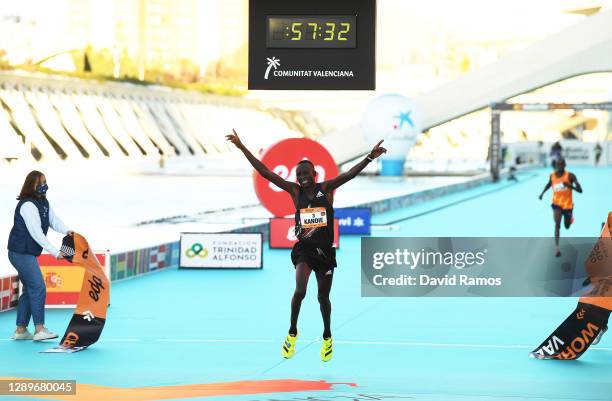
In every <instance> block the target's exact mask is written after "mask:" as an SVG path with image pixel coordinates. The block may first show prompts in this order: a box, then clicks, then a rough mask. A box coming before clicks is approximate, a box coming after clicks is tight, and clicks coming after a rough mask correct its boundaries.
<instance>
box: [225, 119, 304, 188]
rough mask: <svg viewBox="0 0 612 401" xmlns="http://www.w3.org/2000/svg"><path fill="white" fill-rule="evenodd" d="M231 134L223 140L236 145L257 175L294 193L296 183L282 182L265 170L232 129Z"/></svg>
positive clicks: (277, 176) (275, 175) (278, 177)
mask: <svg viewBox="0 0 612 401" xmlns="http://www.w3.org/2000/svg"><path fill="white" fill-rule="evenodd" d="M232 132H233V134H229V135H226V136H225V139H227V140H228V141H230V142H231V143H233V144H234V145H236V147H237V148H238V149H240V151H241V152H242V153H243V154H244V156H245V157H246V158H247V160H248V161H249V163H251V165H252V166H253V168H254V169H255V170H256V171H257V172H258V173H259V174H261V176H262V177H263V178H265V179H266V180H268V181H270V182H272V183H273V184H274V185H276V186H278V187H279V188H281V189H283V190H285V191H287V192H289V193H294V192H295V189H296V187H297V184H296V183H293V182H291V181H287V180H284V179H282V178H281V176H280V175H278V174H275V173H273V172H272V171H270V169H269V168H267V167H266V165H265V164H263V163H262V162H261V161H259V159H257V158H256V157H255V156H253V154H252V153H251V152H250V151H249V150H248V149H247V148H246V146H244V144H243V143H242V141H241V140H240V138H239V137H238V133H237V132H236V130H234V129H232Z"/></svg>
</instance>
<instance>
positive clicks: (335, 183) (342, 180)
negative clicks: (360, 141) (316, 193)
mask: <svg viewBox="0 0 612 401" xmlns="http://www.w3.org/2000/svg"><path fill="white" fill-rule="evenodd" d="M383 141H384V140H381V141H380V142H378V143H377V144H376V145H375V146H374V147H373V148H372V150H371V151H370V153H368V155H367V156H366V157H365V158H364V159H363V160H362V161H360V162H359V163H357V164H355V165H354V166H353V167H351V169H350V170H349V171H347V172H345V173H342V174H339V175H338V176H337V177H335V178H332V179H331V180H328V181H325V182H323V183H322V184H321V187H322V188H323V190H325V191H333V190H334V189H336V188H338V187H339V186H341V185H343V184H346V183H347V182H349V181H350V180H352V179H353V178H355V177H356V176H357V174H359V173H360V172H361V170H363V169H364V168H365V166H367V165H368V164H369V163H370V162H371V161H373V160H374V159H376V158H377V157H379V156H380V155H382V154H383V153H387V149H385V148H383V147H382V146H380V144H381V143H383Z"/></svg>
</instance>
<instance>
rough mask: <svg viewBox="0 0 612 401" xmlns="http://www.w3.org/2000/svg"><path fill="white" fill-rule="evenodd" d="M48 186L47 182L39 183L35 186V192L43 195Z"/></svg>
mask: <svg viewBox="0 0 612 401" xmlns="http://www.w3.org/2000/svg"><path fill="white" fill-rule="evenodd" d="M48 189H49V186H48V185H47V184H39V185H37V186H36V193H37V194H39V195H45V194H46V193H47V190H48Z"/></svg>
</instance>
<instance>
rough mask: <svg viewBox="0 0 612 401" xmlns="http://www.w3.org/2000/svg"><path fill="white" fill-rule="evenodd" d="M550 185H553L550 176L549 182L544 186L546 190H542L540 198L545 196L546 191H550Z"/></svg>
mask: <svg viewBox="0 0 612 401" xmlns="http://www.w3.org/2000/svg"><path fill="white" fill-rule="evenodd" d="M550 187H552V182H551V181H550V178H549V179H548V182H547V183H546V186H545V187H544V190H543V191H542V193H541V194H540V196H539V198H540V200H542V196H544V193H545V192H546V191H548V188H550Z"/></svg>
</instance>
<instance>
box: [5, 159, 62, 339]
mask: <svg viewBox="0 0 612 401" xmlns="http://www.w3.org/2000/svg"><path fill="white" fill-rule="evenodd" d="M47 189H48V186H47V180H46V178H45V176H44V175H43V174H42V173H41V172H39V171H32V172H30V174H28V176H27V177H26V179H25V182H24V183H23V187H22V188H21V192H20V193H19V197H17V200H18V201H19V203H18V204H17V208H16V209H15V219H14V225H13V228H12V229H11V233H10V235H9V241H8V250H9V252H8V256H9V261H10V262H11V264H12V265H13V266H14V267H15V269H16V270H17V272H18V273H19V280H20V281H21V283H22V284H23V294H21V297H19V305H18V307H17V329H16V330H15V334H13V339H14V340H35V341H39V340H50V339H53V338H57V334H55V333H52V332H50V331H49V330H47V328H46V327H45V325H44V324H45V298H46V295H47V289H46V287H45V280H44V278H43V276H42V272H41V270H40V266H39V265H38V261H37V260H36V257H37V256H38V255H40V254H41V253H42V250H43V248H44V249H45V250H46V251H47V252H49V253H50V254H51V255H54V256H55V257H56V258H57V259H62V258H64V256H65V255H64V254H63V253H62V252H60V251H59V250H58V249H57V248H56V247H54V246H53V245H51V243H50V242H49V240H48V239H47V237H46V235H47V231H48V230H49V227H51V228H52V229H53V230H55V231H57V232H58V233H61V234H69V235H72V231H71V230H69V229H68V228H67V227H66V225H65V224H64V223H63V222H62V221H61V220H60V219H59V217H57V215H56V214H55V213H54V212H53V209H51V207H50V206H49V201H48V200H47V197H46V193H47ZM30 317H32V320H33V321H34V325H35V332H34V334H32V333H30V332H29V331H28V324H29V322H30Z"/></svg>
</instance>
